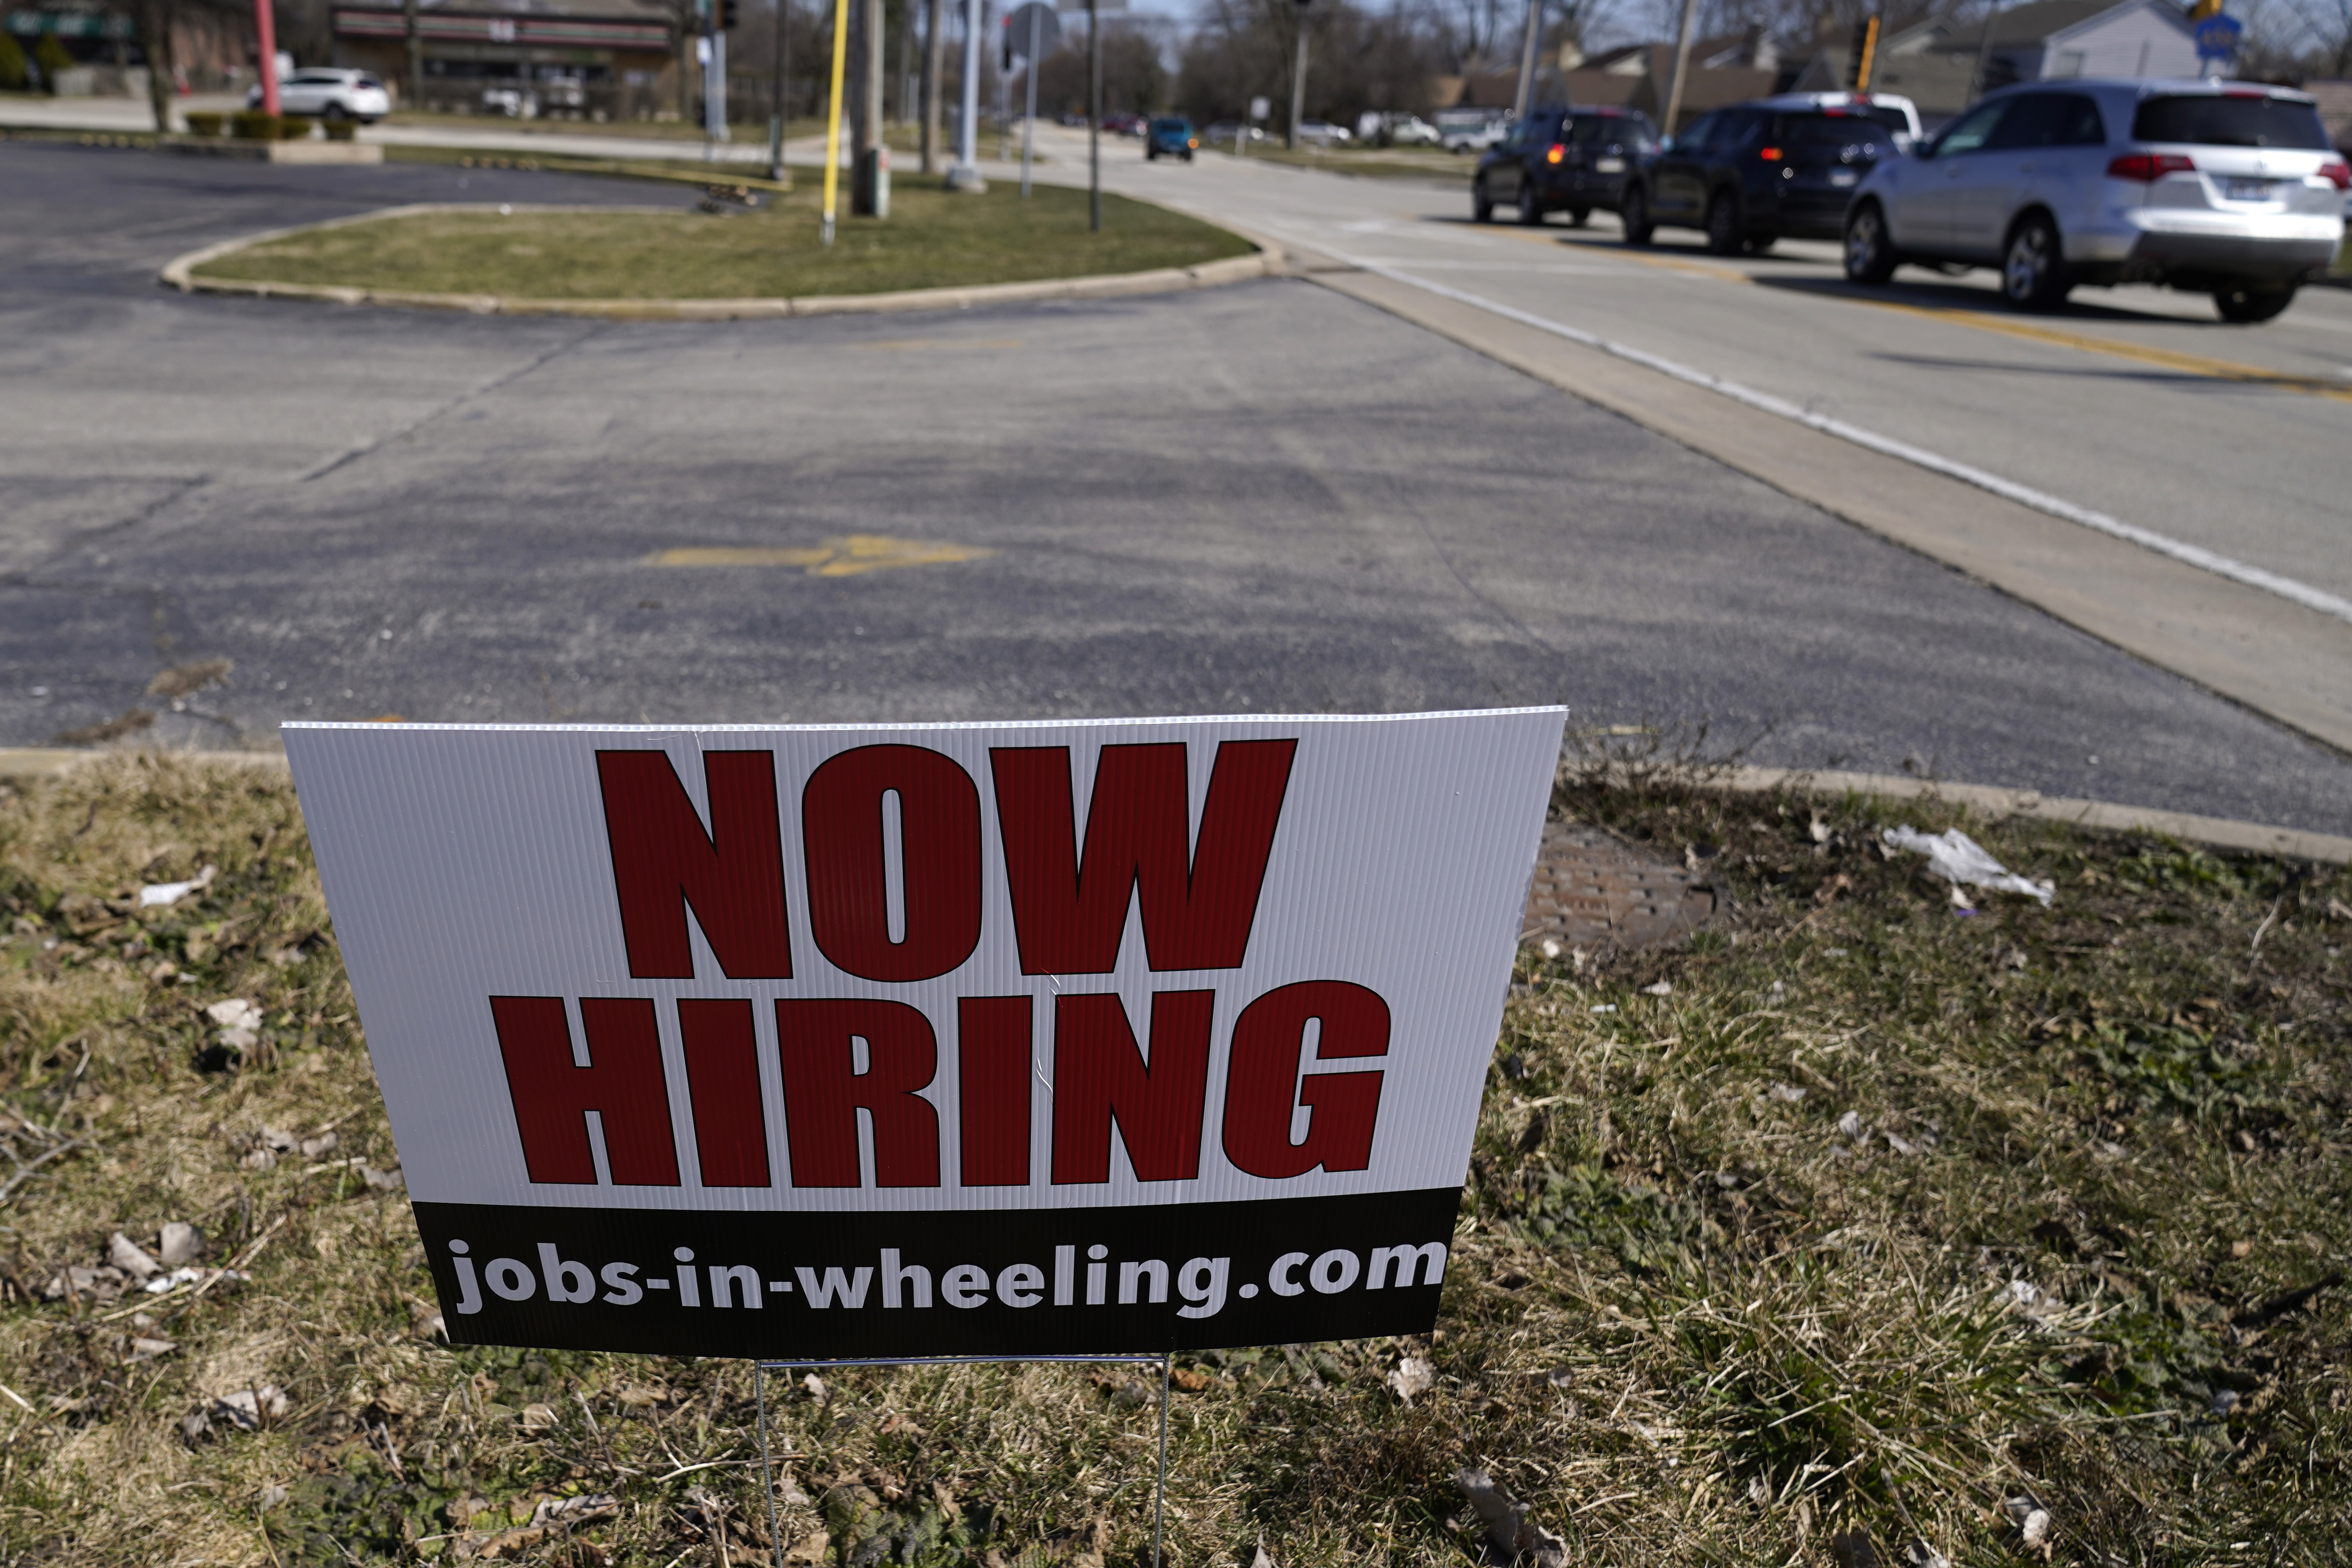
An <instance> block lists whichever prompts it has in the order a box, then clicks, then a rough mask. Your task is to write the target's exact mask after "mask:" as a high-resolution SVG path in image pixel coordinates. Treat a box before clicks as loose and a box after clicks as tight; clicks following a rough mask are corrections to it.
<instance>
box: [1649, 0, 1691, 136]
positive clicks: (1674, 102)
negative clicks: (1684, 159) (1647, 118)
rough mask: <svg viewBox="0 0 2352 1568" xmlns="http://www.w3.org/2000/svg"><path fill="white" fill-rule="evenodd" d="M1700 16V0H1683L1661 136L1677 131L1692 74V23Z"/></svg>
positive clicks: (1660, 131)
mask: <svg viewBox="0 0 2352 1568" xmlns="http://www.w3.org/2000/svg"><path fill="white" fill-rule="evenodd" d="M1697 16H1698V0H1683V25H1682V26H1681V28H1680V29H1679V30H1677V31H1676V32H1675V76H1674V81H1673V82H1672V84H1671V85H1669V86H1668V87H1667V89H1666V122H1665V123H1664V125H1661V126H1659V127H1658V134H1659V135H1661V136H1672V135H1673V134H1674V133H1675V121H1676V120H1677V119H1678V118H1679V117H1680V116H1681V114H1682V111H1683V81H1684V79H1685V78H1686V77H1688V76H1689V75H1690V47H1691V25H1692V23H1693V22H1694V21H1695V20H1696V17H1697Z"/></svg>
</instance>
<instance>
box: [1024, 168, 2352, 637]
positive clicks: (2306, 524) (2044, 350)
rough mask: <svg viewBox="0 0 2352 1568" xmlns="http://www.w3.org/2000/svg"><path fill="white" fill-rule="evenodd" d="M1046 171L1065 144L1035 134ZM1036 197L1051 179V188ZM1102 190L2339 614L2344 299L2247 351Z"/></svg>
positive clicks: (2198, 304) (1791, 271)
mask: <svg viewBox="0 0 2352 1568" xmlns="http://www.w3.org/2000/svg"><path fill="white" fill-rule="evenodd" d="M1041 135H1043V136H1044V137H1045V144H1046V145H1047V146H1048V148H1049V149H1050V150H1052V151H1053V152H1054V153H1056V154H1057V157H1058V159H1059V163H1060V169H1067V168H1069V167H1070V166H1071V165H1072V163H1074V161H1075V160H1076V159H1078V158H1080V157H1082V155H1083V145H1084V142H1083V137H1081V136H1077V135H1073V134H1070V133H1068V132H1062V131H1061V130H1060V129H1059V128H1058V127H1057V128H1053V129H1052V130H1050V131H1041ZM1055 177H1057V178H1058V177H1066V175H1065V174H1062V173H1060V171H1059V170H1057V172H1056V174H1055ZM1108 178H1109V179H1110V181H1111V182H1112V183H1113V184H1115V186H1116V188H1118V189H1119V190H1122V191H1125V192H1127V193H1129V194H1131V195H1148V196H1150V197H1151V198H1153V199H1156V200H1160V201H1164V202H1167V203H1168V204H1169V205H1175V206H1179V207H1182V208H1185V209H1187V210H1191V211H1194V212H1199V213H1202V214H1204V215H1209V216H1216V217H1220V218H1223V219H1224V220H1226V221H1229V222H1235V223H1240V224H1244V225H1247V226H1251V227H1253V228H1255V229H1257V230H1258V231H1260V232H1263V233H1265V234H1269V235H1271V236H1273V237H1276V238H1277V239H1280V240H1284V241H1286V242H1287V243H1290V244H1294V245H1299V246H1303V247H1308V248H1311V249H1314V250H1316V251H1318V252H1321V253H1322V254H1324V255H1327V256H1329V257H1332V258H1338V259H1340V260H1344V261H1348V262H1351V263H1355V264H1359V265H1370V266H1378V267H1383V268H1389V269H1391V270H1394V271H1396V272H1399V273H1402V274H1404V275H1406V276H1408V277H1412V278H1415V279H1423V280H1427V281H1433V282H1437V283H1440V284H1443V285H1444V286H1447V287H1450V288H1453V289H1458V290H1465V291H1469V292H1472V293H1475V294H1476V295H1478V296H1480V297H1482V298H1485V299H1490V300H1495V301H1496V302H1498V303H1500V304H1503V305H1506V306H1508V307H1512V308H1515V309H1518V310H1528V311H1531V312H1533V313H1535V314H1538V315H1540V316H1543V317H1545V318H1547V319H1549V320H1554V321H1560V322H1562V323H1564V324H1566V325H1569V326H1571V327H1576V328H1580V329H1583V330H1585V331H1591V332H1595V333H1598V334H1601V335H1602V336H1605V337H1607V338H1610V339H1612V341H1615V342H1622V343H1625V344H1627V345H1628V346H1631V347H1633V348H1635V349H1637V350H1640V351H1643V352H1645V353H1654V354H1659V355H1662V356H1664V357H1666V358H1668V359H1671V360H1674V361H1675V362H1676V363H1681V364H1685V365H1688V366H1691V367H1693V368H1695V369H1697V370H1700V371H1703V372H1705V373H1706V374H1712V375H1717V376H1722V377H1725V378H1727V379H1729V380H1732V381H1735V382H1738V383H1739V384H1742V385H1744V386H1747V387H1750V388H1754V389H1756V390H1758V391H1760V392H1764V393H1767V394H1769V395H1775V396H1778V397H1781V398H1784V399H1787V400H1789V401H1790V402H1793V403H1795V404H1798V405H1801V406H1803V407H1805V408H1807V409H1810V410H1813V411H1816V412H1819V413H1822V414H1825V415H1828V416H1832V417H1835V418H1840V419H1844V420H1848V421H1851V422H1853V423H1854V424H1856V425H1860V426H1865V427H1867V428H1869V429H1871V430H1873V431H1875V432H1877V433H1879V434H1882V435H1885V436H1888V437H1894V438H1895V439H1897V440H1900V441H1905V442H1909V443H1912V444H1915V445H1916V446H1919V447H1926V448H1928V449H1930V450H1933V451H1935V452H1937V453H1939V454H1941V455H1943V456H1946V457H1948V458H1955V459H1957V460H1958V461H1961V462H1965V463H1969V464H1971V465H1973V466H1976V467H1979V468H1985V469H1988V470H1990V471H1991V472H1993V473H1996V474H1999V475H2000V476H2001V477H2003V478H2005V479H2011V480H2015V481H2017V482H2019V483H2021V484H2024V485H2028V486H2032V487H2033V488H2035V489H2041V490H2043V491H2045V492H2048V493H2050V494H2052V495H2053V496H2056V497H2058V498H2060V499H2062V500H2067V501H2071V502H2073V503H2074V504H2076V505H2078V506H2083V507H2087V508H2091V509H2094V510H2099V511H2104V512H2106V513H2108V514H2110V515H2112V516H2115V517H2117V518H2120V519H2122V520H2124V521H2127V522H2130V523H2134V524H2137V526H2139V527H2142V528H2147V529H2150V530H2154V531H2158V532H2161V533H2164V534H2166V535H2168V536H2170V537H2173V538H2176V539H2179V540H2182V541H2185V542H2189V543H2192V544H2195V545H2199V546H2201V547H2203V548H2205V549H2208V550H2212V551H2216V552H2221V553H2222V554H2224V555H2227V556H2230V557H2231V558H2232V559H2235V560H2238V561H2242V562H2244V563H2248V564H2251V565H2253V566H2256V567H2259V568H2261V569H2263V570H2265V571H2269V572H2273V573H2276V574H2282V575H2284V576H2287V577H2291V578H2294V579H2296V580H2298V581H2300V582H2304V583H2307V584H2312V585H2313V586H2315V587H2317V588H2319V589H2321V590H2322V591H2324V592H2326V593H2329V594H2332V595H2336V596H2337V597H2338V598H2342V599H2352V525H2347V510H2346V508H2345V505H2344V498H2345V496H2346V495H2347V494H2352V290H2345V289H2326V288H2314V289H2305V290H2304V291H2303V293H2302V295H2301V297H2300V298H2299V299H2298V300H2297V301H2296V303H2295V304H2294V306H2293V307H2291V308H2290V310H2288V312H2287V314H2286V315H2284V317H2282V318H2280V319H2279V320H2277V321H2273V322H2270V323H2266V324H2264V325H2262V326H2257V327H2237V326H2231V325H2228V324H2226V323H2224V322H2222V321H2221V320H2220V319H2219V318H2218V317H2217V316H2216V315H2215V314H2214V310H2213V305H2212V300H2211V299H2210V297H2208V296H2205V295H2201V294H2184V293H2178V292H2174V291H2170V290H2166V289H2156V288H2152V287H2147V286H2137V287H2124V288H2116V289H2078V290H2077V291H2076V292H2075V294H2074V298H2073V300H2071V301H2070V302H2069V304H2068V306H2067V307H2066V308H2065V309H2064V310H2061V311H2059V312H2057V313H2055V314H2053V315H2049V316H2039V317H2036V316H2021V315H2020V314H2019V313H2018V312H2015V311H2012V310H2009V309H2008V308H2007V307H2006V306H2005V305H2004V304H2003V303H2002V301H2001V300H2000V297H1999V295H1998V293H1997V292H1996V291H1995V287H1994V279H1993V278H1992V276H1991V275H1990V272H1988V271H1986V270H1984V269H1979V270H1977V271H1974V272H1971V273H1968V274H1966V275H1964V276H1961V277H1957V278H1955V277H1948V276H1943V275H1939V274H1937V273H1935V272H1932V271H1927V270H1923V269H1919V268H1905V269H1904V270H1903V271H1901V272H1900V273H1898V274H1897V277H1896V282H1895V286H1893V287H1891V288H1888V289H1856V288H1854V287H1853V286H1851V285H1849V284H1847V283H1846V281H1845V279H1844V277H1843V271H1842V269H1841V268H1840V266H1839V262H1838V253H1837V247H1836V246H1835V245H1834V244H1832V243H1830V242H1825V241H1784V242H1783V243H1782V244H1781V245H1780V246H1779V247H1776V248H1775V249H1774V250H1773V251H1772V252H1771V253H1769V255H1766V256H1762V257H1755V256H1749V257H1742V258H1717V257H1712V256H1709V255H1707V254H1706V249H1705V246H1704V243H1703V237H1701V236H1699V235H1697V234H1696V233H1692V232H1687V231H1682V230H1675V229H1661V230H1660V231H1659V232H1658V237H1657V239H1656V242H1655V243H1654V245H1653V246H1651V247H1647V248H1644V249H1640V250H1633V249H1628V248H1627V247H1625V246H1624V245H1623V244H1622V241H1621V240H1620V237H1619V233H1618V229H1617V226H1616V222H1615V219H1614V218H1613V217H1612V216H1610V215H1608V214H1605V213H1604V214H1596V215H1595V216H1593V218H1592V220H1591V224H1590V225H1589V226H1587V227H1585V228H1583V229H1572V228H1570V226H1569V225H1568V220H1567V218H1566V217H1565V216H1554V217H1552V218H1551V220H1550V221H1549V223H1548V224H1546V225H1545V226H1543V227H1541V228H1538V229H1527V228H1522V227H1520V226H1517V224H1516V223H1508V224H1507V223H1502V222H1497V223H1496V224H1495V225H1493V226H1484V227H1482V226H1476V225H1474V224H1472V223H1471V222H1470V214H1469V205H1470V204H1469V194H1468V187H1467V185H1466V184H1464V185H1462V186H1460V187H1458V188H1449V187H1440V186H1438V185H1435V184H1423V183H1421V182H1410V181H1393V180H1377V179H1337V178H1331V177H1328V176H1320V175H1316V174H1303V173H1302V172H1300V171H1297V170H1296V169H1292V168H1287V167H1283V166H1279V165H1276V164H1271V163H1264V162H1252V161H1249V160H1235V159H1233V158H1230V157H1225V156H1223V155H1218V156H1214V157H1209V156H1203V157H1202V159H1200V160H1199V161H1197V162H1195V163H1189V164H1186V163H1168V162H1164V161H1163V162H1160V163H1145V162H1143V161H1142V160H1141V159H1140V158H1139V157H1138V156H1137V155H1136V154H1134V153H1132V152H1131V151H1128V150H1127V149H1125V148H1121V149H1120V150H1119V151H1118V153H1116V154H1115V155H1114V157H1113V158H1112V159H1111V160H1110V162H1109V163H1108Z"/></svg>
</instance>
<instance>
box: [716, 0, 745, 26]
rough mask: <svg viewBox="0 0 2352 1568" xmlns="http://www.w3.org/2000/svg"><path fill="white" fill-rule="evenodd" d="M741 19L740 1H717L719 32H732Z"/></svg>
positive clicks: (741, 7)
mask: <svg viewBox="0 0 2352 1568" xmlns="http://www.w3.org/2000/svg"><path fill="white" fill-rule="evenodd" d="M742 19H743V6H742V4H741V0H719V30H720V31H721V32H728V33H731V32H733V31H734V30H735V24H736V23H738V22H740V21H741V20H742Z"/></svg>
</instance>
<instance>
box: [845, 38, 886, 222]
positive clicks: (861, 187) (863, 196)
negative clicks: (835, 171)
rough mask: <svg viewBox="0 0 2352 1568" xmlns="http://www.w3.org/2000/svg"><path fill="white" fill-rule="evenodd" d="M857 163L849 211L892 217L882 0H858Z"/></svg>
mask: <svg viewBox="0 0 2352 1568" xmlns="http://www.w3.org/2000/svg"><path fill="white" fill-rule="evenodd" d="M857 8H858V10H859V11H860V12H861V13H863V15H864V22H863V25H861V26H859V27H858V29H857V45H858V48H859V50H860V51H861V52H860V53H859V55H858V66H859V69H858V72H857V81H858V90H857V93H856V103H857V129H856V149H857V153H856V160H857V161H856V166H855V167H854V168H853V169H852V170H851V172H850V185H849V210H850V212H851V213H852V214H854V215H855V216H858V217H888V216H890V149H889V148H888V147H887V146H886V145H884V143H883V141H882V84H883V68H882V66H883V61H882V37H883V27H884V25H885V23H884V17H883V14H882V0H858V7H857Z"/></svg>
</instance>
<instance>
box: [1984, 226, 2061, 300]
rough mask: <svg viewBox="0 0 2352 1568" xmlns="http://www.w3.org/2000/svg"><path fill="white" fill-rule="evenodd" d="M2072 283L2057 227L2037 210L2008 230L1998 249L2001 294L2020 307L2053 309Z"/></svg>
mask: <svg viewBox="0 0 2352 1568" xmlns="http://www.w3.org/2000/svg"><path fill="white" fill-rule="evenodd" d="M2073 288H2074V280H2073V279H2070V278H2068V277H2067V276H2066V258H2065V257H2064V255H2063V253H2061V251H2060V250H2059V248H2058V230H2057V229H2056V228H2055V227H2053V226H2052V224H2051V222H2050V220H2049V219H2048V218H2046V217H2043V216H2041V215H2040V214H2038V213H2037V214H2035V215H2034V216H2031V217H2028V218H2027V219H2025V221H2024V222H2022V223H2021V224H2019V225H2018V226H2017V227H2016V228H2014V229H2013V230H2011V232H2010V236H2009V246H2008V248H2006V249H2005V250H2003V251H2002V252H2001V262H2000V292H2001V296H2002V298H2004V299H2006V300H2008V301H2009V302H2010V303H2011V304H2012V305H2014V306H2016V307H2017V308H2018V309H2019V310H2056V309H2057V308H2058V307H2059V306H2060V305H2062V304H2063V303H2064V302H2065V299H2066V295H2067V291H2068V290H2070V289H2073Z"/></svg>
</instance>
